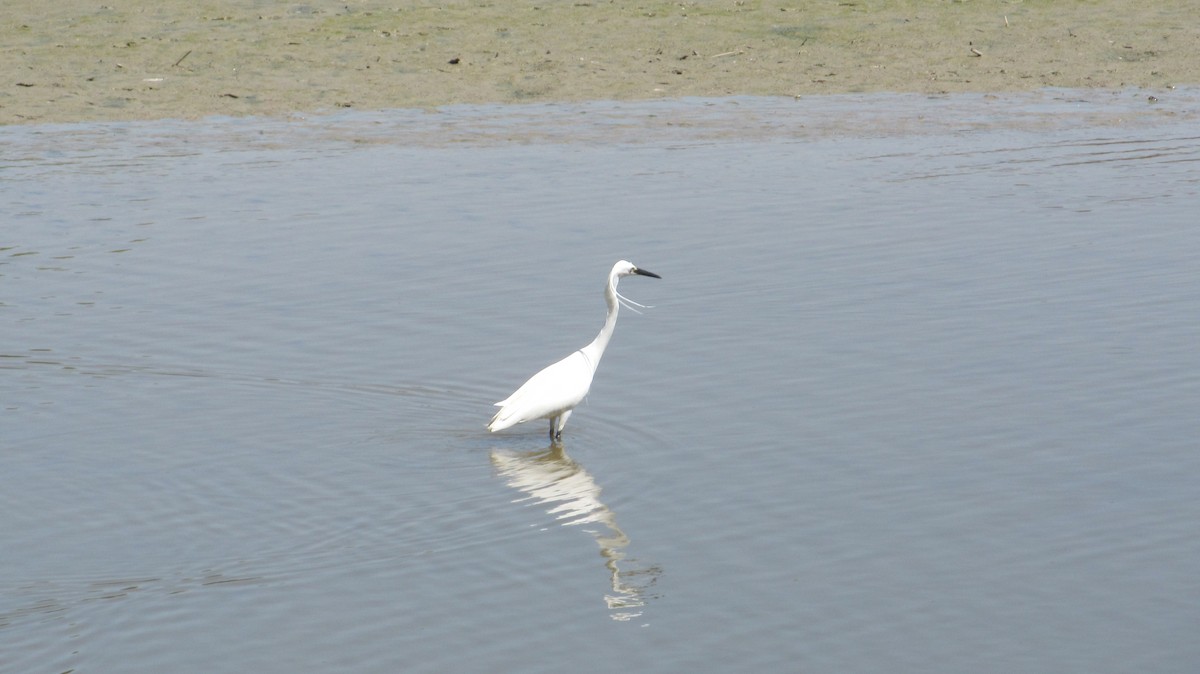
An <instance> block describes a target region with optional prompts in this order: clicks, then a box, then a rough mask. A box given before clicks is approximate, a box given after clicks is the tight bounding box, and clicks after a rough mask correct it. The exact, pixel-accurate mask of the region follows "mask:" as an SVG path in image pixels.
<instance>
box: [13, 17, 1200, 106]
mask: <svg viewBox="0 0 1200 674" xmlns="http://www.w3.org/2000/svg"><path fill="white" fill-rule="evenodd" d="M143 4H149V3H132V2H122V1H121V0H109V2H108V3H107V4H102V3H101V2H93V1H87V2H82V1H79V0H63V1H60V2H44V0H10V1H9V2H6V3H5V4H4V8H3V9H2V10H0V13H2V14H3V18H4V21H3V22H0V44H3V45H5V46H4V47H3V48H2V51H3V54H4V62H5V69H4V72H5V78H4V80H3V81H0V123H2V124H15V123H47V122H71V121H93V120H131V119H154V118H184V119H190V118H198V117H205V116H209V115H235V116H236V115H281V114H287V113H291V112H320V111H328V110H334V109H337V108H344V107H354V108H361V109H384V108H413V107H418V108H428V107H436V106H440V105H447V104H454V103H511V102H527V101H580V100H593V99H645V98H657V97H678V96H725V95H732V94H755V95H786V96H795V95H816V94H830V93H852V92H875V91H896V92H926V93H940V92H963V91H992V92H1005V91H1022V90H1032V89H1038V88H1042V87H1083V88H1123V87H1144V88H1147V89H1149V90H1152V91H1154V92H1158V91H1169V90H1170V87H1171V86H1173V85H1176V84H1195V83H1198V82H1200V22H1197V21H1196V20H1195V15H1194V11H1192V10H1191V9H1189V8H1188V7H1187V6H1186V3H1176V4H1174V6H1173V7H1171V8H1163V7H1155V6H1154V5H1153V3H1142V2H1134V1H1132V0H1130V1H1116V0H1100V1H1099V2H1086V3H1084V2H1075V1H1068V2H1051V1H1048V0H1047V1H1037V2H983V1H978V0H977V1H966V2H937V3H930V2H922V1H909V2H882V1H869V0H852V1H848V2H846V1H828V2H805V1H802V0H801V1H793V2H786V1H785V2H756V1H755V0H722V1H719V2H654V1H646V2H636V3H624V2H602V1H593V2H573V3H569V2H546V3H543V4H538V3H533V2H523V3H509V2H502V3H495V2H443V3H424V2H423V3H399V2H394V1H392V2H377V1H374V0H366V1H360V2H354V1H349V2H347V1H346V0H343V1H341V2H336V3H334V2H312V3H308V4H301V3H279V2H275V1H273V0H271V1H269V0H257V1H252V2H230V1H225V2H216V1H205V0H160V1H159V2H155V3H153V6H152V7H144V6H140V5H143Z"/></svg>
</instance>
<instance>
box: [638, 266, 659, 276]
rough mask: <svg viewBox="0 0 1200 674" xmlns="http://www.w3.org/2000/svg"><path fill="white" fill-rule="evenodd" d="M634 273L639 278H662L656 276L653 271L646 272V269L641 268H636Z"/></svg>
mask: <svg viewBox="0 0 1200 674" xmlns="http://www.w3.org/2000/svg"><path fill="white" fill-rule="evenodd" d="M633 273H635V274H638V275H639V276H649V277H650V278H662V277H661V276H659V275H658V274H655V273H654V272H652V271H646V270H645V269H641V268H639V267H634V268H633Z"/></svg>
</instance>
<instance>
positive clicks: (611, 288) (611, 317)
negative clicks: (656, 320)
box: [580, 276, 621, 372]
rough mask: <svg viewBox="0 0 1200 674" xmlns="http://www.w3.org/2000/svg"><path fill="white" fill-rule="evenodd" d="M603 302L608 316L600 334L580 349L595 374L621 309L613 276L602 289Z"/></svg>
mask: <svg viewBox="0 0 1200 674" xmlns="http://www.w3.org/2000/svg"><path fill="white" fill-rule="evenodd" d="M604 301H605V302H606V303H607V304H608V316H607V317H605V319H604V327H603V328H600V334H598V335H596V338H595V339H593V340H592V343H591V344H588V345H587V346H585V347H583V348H582V349H580V351H582V352H583V355H584V356H586V357H587V359H588V362H589V363H591V365H592V372H595V371H596V366H597V365H599V364H600V357H601V356H603V355H604V349H606V348H607V347H608V340H610V339H612V335H613V330H615V329H616V327H617V312H618V311H619V310H620V309H621V304H620V303H619V302H617V277H615V276H611V277H609V279H608V286H607V287H606V288H605V289H604Z"/></svg>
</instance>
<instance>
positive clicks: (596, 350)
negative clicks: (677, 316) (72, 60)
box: [488, 260, 662, 441]
mask: <svg viewBox="0 0 1200 674" xmlns="http://www.w3.org/2000/svg"><path fill="white" fill-rule="evenodd" d="M635 274H636V275H640V276H649V277H651V278H662V277H661V276H659V275H658V274H655V273H654V272H651V271H646V270H645V269H638V268H637V267H636V266H634V265H633V264H632V263H631V262H627V261H625V260H621V261H619V262H617V263H616V264H615V265H613V268H612V271H611V272H609V275H608V282H607V283H606V284H605V287H604V296H605V302H606V304H607V305H608V315H607V316H606V317H605V320H604V327H603V328H601V329H600V333H599V334H598V335H596V338H595V339H593V340H592V341H591V343H589V344H588V345H587V346H585V347H583V348H582V349H580V350H578V351H575V352H574V353H572V354H571V355H569V356H567V357H566V358H563V359H562V360H560V361H558V362H556V363H553V364H551V365H548V366H546V367H545V368H543V369H542V370H540V371H539V372H538V373H537V374H535V375H533V376H532V377H530V378H529V380H528V381H526V382H525V383H524V384H522V385H521V387H520V388H518V389H517V390H516V391H515V392H514V393H513V394H512V395H510V396H509V397H507V398H505V399H504V400H501V401H500V402H498V403H496V406H497V407H499V408H500V410H499V411H497V412H496V414H495V416H493V417H492V420H491V421H490V422H488V430H489V431H491V432H493V433H494V432H496V431H501V430H504V429H506V428H509V427H511V426H515V425H517V424H521V423H524V422H526V421H532V420H534V419H549V420H550V439H551V441H557V440H560V439H561V438H562V431H563V428H564V427H566V425H567V419H568V418H569V417H570V416H571V412H572V411H573V410H574V409H575V406H576V405H578V404H579V403H580V402H582V401H583V399H584V397H585V396H586V395H587V393H588V390H589V389H590V388H591V385H592V377H593V376H594V375H595V373H596V367H597V366H599V364H600V358H601V357H602V356H603V355H604V350H605V348H606V347H607V346H608V342H609V340H610V339H611V338H612V334H613V330H614V329H615V328H616V325H617V313H618V311H619V309H620V306H621V305H624V306H626V307H627V308H629V310H630V311H633V312H634V313H638V314H640V313H641V312H640V311H638V308H641V309H649V308H652V307H649V306H647V305H644V304H639V303H637V302H634V301H633V300H631V299H629V298H627V297H625V296H623V295H621V294H620V293H618V292H617V282H618V281H619V280H620V278H621V277H622V276H632V275H635ZM635 307H636V308H635Z"/></svg>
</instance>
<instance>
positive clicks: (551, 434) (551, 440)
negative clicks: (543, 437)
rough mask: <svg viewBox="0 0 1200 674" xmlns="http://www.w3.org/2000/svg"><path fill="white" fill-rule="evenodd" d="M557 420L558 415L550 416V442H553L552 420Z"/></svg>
mask: <svg viewBox="0 0 1200 674" xmlns="http://www.w3.org/2000/svg"><path fill="white" fill-rule="evenodd" d="M556 421H558V417H551V418H550V442H554V422H556Z"/></svg>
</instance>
